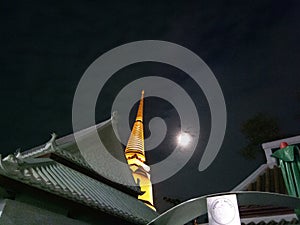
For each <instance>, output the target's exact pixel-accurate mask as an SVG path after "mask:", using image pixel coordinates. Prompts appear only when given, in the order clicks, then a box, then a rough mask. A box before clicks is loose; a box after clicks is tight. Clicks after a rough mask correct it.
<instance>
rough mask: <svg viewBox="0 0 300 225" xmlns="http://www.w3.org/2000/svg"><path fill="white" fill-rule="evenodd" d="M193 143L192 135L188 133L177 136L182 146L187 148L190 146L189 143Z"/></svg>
mask: <svg viewBox="0 0 300 225" xmlns="http://www.w3.org/2000/svg"><path fill="white" fill-rule="evenodd" d="M190 142H191V135H189V134H188V133H184V132H182V133H180V134H178V136H177V143H178V144H179V145H180V146H183V147H186V146H188V145H189V143H190Z"/></svg>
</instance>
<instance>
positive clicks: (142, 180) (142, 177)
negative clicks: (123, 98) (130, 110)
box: [125, 90, 155, 210]
mask: <svg viewBox="0 0 300 225" xmlns="http://www.w3.org/2000/svg"><path fill="white" fill-rule="evenodd" d="M143 108H144V90H143V91H142V96H141V99H140V104H139V108H138V111H137V115H136V119H135V122H134V124H133V128H132V131H131V134H130V137H129V140H128V143H127V146H126V149H125V156H126V159H127V162H128V165H129V167H130V169H131V171H132V175H133V178H134V180H135V182H136V183H137V184H138V185H139V186H140V188H141V191H142V192H143V194H142V195H139V196H138V198H139V199H140V200H141V201H143V202H144V203H145V204H146V205H147V206H149V207H150V208H151V209H153V210H155V208H154V206H153V194H152V183H151V180H150V167H149V166H148V165H147V164H146V163H145V162H146V157H145V147H144V126H143Z"/></svg>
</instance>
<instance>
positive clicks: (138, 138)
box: [125, 90, 145, 162]
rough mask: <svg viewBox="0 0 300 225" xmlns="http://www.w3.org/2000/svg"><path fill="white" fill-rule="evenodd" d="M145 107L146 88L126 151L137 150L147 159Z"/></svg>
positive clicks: (143, 159) (142, 158)
mask: <svg viewBox="0 0 300 225" xmlns="http://www.w3.org/2000/svg"><path fill="white" fill-rule="evenodd" d="M143 107H144V90H143V91H142V96H141V99H140V104H139V108H138V112H137V116H136V118H135V122H134V124H133V128H132V131H131V135H130V137H129V140H128V143H127V146H126V149H125V153H128V152H135V153H138V154H142V155H143V156H141V160H142V161H143V162H144V161H145V147H144V125H143Z"/></svg>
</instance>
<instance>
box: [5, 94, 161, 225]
mask: <svg viewBox="0 0 300 225" xmlns="http://www.w3.org/2000/svg"><path fill="white" fill-rule="evenodd" d="M143 101H144V100H143V95H142V98H141V101H140V105H139V109H138V113H137V117H136V121H135V123H134V126H133V129H132V133H131V135H130V138H129V141H128V145H127V147H126V149H125V154H124V148H123V146H122V145H121V144H120V142H119V140H118V139H117V137H116V135H115V133H114V130H113V126H112V125H113V123H114V122H116V121H115V118H114V117H112V118H111V119H109V120H107V121H104V122H102V123H100V124H98V125H96V129H97V132H98V134H99V136H100V138H101V140H102V142H103V144H104V146H105V149H97V148H95V145H94V144H93V139H92V137H91V136H92V135H91V134H92V129H91V128H87V129H85V130H82V131H78V132H77V133H76V137H78V136H79V137H80V138H81V139H82V140H84V141H86V142H90V143H91V145H90V146H89V147H88V149H86V151H88V152H89V154H90V156H91V157H93V155H96V154H99V151H100V152H101V151H107V150H106V149H108V150H109V153H110V154H111V155H112V156H114V157H115V158H116V159H118V160H119V161H121V162H123V163H125V164H127V163H128V164H129V165H128V168H127V169H125V170H118V169H116V168H112V167H111V165H110V164H109V163H101V165H98V168H97V171H96V170H94V169H93V168H92V167H91V165H89V163H88V162H87V161H86V160H85V158H84V157H83V156H82V154H81V152H80V150H79V148H78V146H77V144H76V141H75V137H74V136H75V135H74V134H71V135H68V136H65V137H62V138H58V139H57V138H56V135H55V134H53V135H52V138H51V139H50V140H49V141H48V142H47V143H46V144H44V145H41V146H38V147H36V148H33V149H31V150H27V151H24V152H20V151H18V152H16V153H14V154H10V155H8V156H6V157H4V158H2V157H1V155H0V224H5V225H18V224H22V225H40V224H45V225H53V224H64V225H68V224H69V225H83V224H105V225H109V224H113V225H115V224H122V225H135V224H141V225H142V224H147V223H149V222H150V221H151V220H153V219H154V218H155V217H157V216H158V213H156V211H155V208H154V204H153V197H152V185H151V181H150V169H149V166H147V165H146V157H145V152H144V135H143ZM125 156H126V157H125ZM137 184H138V185H137Z"/></svg>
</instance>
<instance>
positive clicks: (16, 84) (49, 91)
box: [0, 0, 300, 211]
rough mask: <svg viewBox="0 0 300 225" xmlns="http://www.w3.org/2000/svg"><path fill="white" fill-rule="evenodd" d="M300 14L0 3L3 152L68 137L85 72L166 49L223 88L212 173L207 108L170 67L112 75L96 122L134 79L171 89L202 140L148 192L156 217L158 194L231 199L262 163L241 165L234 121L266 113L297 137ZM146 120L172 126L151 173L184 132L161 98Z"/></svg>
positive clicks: (284, 4) (263, 5)
mask: <svg viewBox="0 0 300 225" xmlns="http://www.w3.org/2000/svg"><path fill="white" fill-rule="evenodd" d="M299 12H300V2H299V1H298V0H287V1H277V0H251V1H250V0H245V1H241V0H228V1H221V0H212V1H208V0H207V1H204V0H199V1H195V2H190V3H187V2H186V1H181V2H179V1H163V2H162V1H161V2H159V3H155V2H152V1H145V2H142V3H141V2H140V1H138V2H128V3H125V2H124V1H122V2H121V1H120V2H113V1H108V2H102V1H95V0H94V1H91V0H89V1H87V0H86V1H83V0H82V1H79V0H74V1H54V0H53V1H32V0H29V1H19V2H18V1H13V0H12V1H1V3H0V18H1V19H0V21H1V22H0V23H1V33H0V45H1V54H0V74H1V76H0V77H1V89H0V93H1V94H0V96H1V111H0V113H1V144H0V149H1V150H0V153H1V154H2V155H7V154H8V153H10V152H14V151H15V150H16V149H17V148H21V149H22V150H27V149H30V148H32V147H35V146H37V145H40V144H43V143H45V142H46V141H47V140H48V139H49V138H50V133H52V132H56V133H57V134H58V135H59V136H64V135H66V134H69V133H72V101H73V96H74V93H75V90H76V87H77V84H78V82H79V80H80V78H81V76H82V75H83V73H84V71H85V70H86V69H87V68H88V67H89V65H90V64H91V63H92V62H93V61H94V60H95V59H97V58H98V57H99V56H101V55H102V54H103V53H105V52H107V51H109V50H110V49H112V48H114V47H117V46H119V45H122V44H125V43H128V42H133V41H139V40H164V41H169V42H174V43H177V44H179V45H182V46H184V47H186V48H188V49H190V50H191V51H193V52H195V53H196V54H197V55H198V56H200V57H201V58H202V59H203V60H204V61H205V62H206V64H207V65H208V66H209V67H210V69H211V70H212V71H213V73H214V74H215V76H216V78H217V80H218V82H219V84H220V86H221V88H222V91H223V94H224V97H225V101H226V107H227V113H228V115H227V130H226V135H225V139H224V142H223V145H222V148H221V151H220V153H219V154H218V156H217V158H216V159H215V161H214V162H213V164H212V165H211V166H210V167H209V168H208V169H207V170H205V171H204V172H201V173H200V172H199V171H198V165H199V161H200V159H201V155H202V153H203V149H204V147H205V145H206V142H207V140H208V136H209V132H210V110H209V107H208V103H207V100H206V99H205V96H204V94H203V92H202V90H201V89H200V88H199V87H198V86H197V85H196V84H195V82H194V81H193V80H191V78H189V76H188V75H186V74H184V73H183V72H182V71H179V70H178V69H176V68H174V67H172V66H168V65H163V64H160V63H150V62H147V63H138V64H134V65H130V66H128V67H126V68H123V69H122V70H120V71H119V72H117V73H116V74H115V75H114V76H113V77H112V78H111V79H110V80H109V82H108V83H107V85H106V86H105V88H104V89H103V91H102V92H101V93H100V95H99V98H98V104H97V110H96V111H97V114H96V120H97V121H98V122H100V121H103V120H105V119H108V118H109V117H110V112H111V105H112V102H113V100H114V98H115V96H116V95H117V94H118V92H119V91H120V90H121V89H122V87H124V86H125V85H126V84H128V83H130V82H131V81H134V80H135V79H138V78H140V77H143V76H147V75H149V74H151V75H152V74H156V75H157V74H159V75H162V76H164V77H166V78H169V79H171V80H173V81H174V82H176V83H178V84H179V85H180V86H182V87H183V88H184V89H185V90H186V91H187V93H189V94H190V96H191V97H192V98H193V100H194V102H195V104H196V107H197V110H198V112H199V116H200V122H201V138H200V142H199V145H198V147H197V151H196V152H195V154H194V156H193V158H192V159H191V160H190V161H189V163H188V164H187V165H186V166H185V167H184V169H183V170H181V171H180V172H179V173H178V174H176V175H175V176H174V177H172V178H170V179H168V180H166V181H165V182H162V183H160V184H156V185H155V186H154V191H155V201H156V203H157V206H158V209H159V210H160V211H163V210H164V209H166V208H168V207H170V206H171V205H168V204H167V203H164V201H163V200H162V199H163V197H164V196H168V197H172V198H178V199H181V200H186V199H189V198H192V197H196V196H201V195H204V194H208V193H214V192H220V191H228V190H231V189H232V188H233V187H235V186H236V185H237V184H238V183H239V182H240V181H242V180H243V179H244V178H246V177H247V176H248V175H249V174H250V173H251V172H252V171H253V170H255V169H256V168H257V167H258V166H259V165H260V164H261V163H263V162H264V160H265V159H264V158H263V155H262V154H261V155H260V156H259V157H258V158H257V159H256V160H252V161H251V160H246V159H244V158H243V157H242V156H241V154H240V149H241V148H242V147H243V146H245V145H246V143H247V142H246V140H245V138H244V137H243V135H242V134H241V132H240V126H241V124H242V122H244V121H245V120H247V119H249V118H250V117H252V116H254V115H255V114H256V113H258V112H262V113H266V114H268V115H270V116H272V117H274V118H276V119H277V120H278V123H279V127H280V131H281V133H282V134H283V135H286V136H289V135H290V136H292V135H299V133H300V127H299V125H298V124H299V122H300V119H299V114H300V107H299V103H300V100H299V96H300V95H299V91H300V89H299V84H300V73H299V71H300V44H299V40H300V29H299V27H300V13H299ZM145 91H147V90H145ZM135 109H136V106H134V107H133V109H132V114H131V120H132V118H133V117H134V114H135ZM145 111H146V112H145V119H146V120H147V119H150V118H152V117H155V116H160V117H162V118H163V119H164V120H165V121H166V124H167V125H168V135H167V137H166V139H165V140H164V142H163V143H162V145H161V146H159V147H158V148H157V149H156V150H155V151H151V153H149V154H150V155H149V156H148V159H149V163H153V162H155V161H157V160H160V159H161V158H163V157H165V156H166V155H168V154H169V153H170V152H169V151H170V149H172V147H173V144H174V143H173V142H172V141H173V138H172V137H173V136H174V132H172V131H174V130H176V129H178V126H179V125H180V123H178V121H177V119H178V115H177V114H176V110H174V109H173V108H172V106H171V105H170V104H169V103H168V102H167V101H165V100H162V99H159V98H146V99H145ZM129 122H132V121H129ZM146 135H149V128H148V127H147V125H146ZM172 135H173V136H172ZM170 186H171V187H172V188H170Z"/></svg>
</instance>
